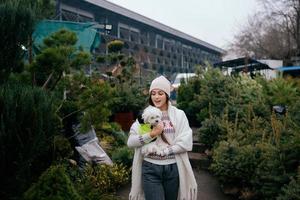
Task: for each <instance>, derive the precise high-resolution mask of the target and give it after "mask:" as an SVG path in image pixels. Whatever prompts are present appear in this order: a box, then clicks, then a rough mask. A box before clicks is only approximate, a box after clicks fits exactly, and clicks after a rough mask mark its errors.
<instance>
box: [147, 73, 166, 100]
mask: <svg viewBox="0 0 300 200" xmlns="http://www.w3.org/2000/svg"><path fill="white" fill-rule="evenodd" d="M153 89H159V90H162V91H164V92H165V93H166V94H167V95H168V97H170V91H171V83H170V81H169V80H168V79H166V77H164V76H160V77H157V78H156V79H154V80H153V81H152V83H151V85H150V89H149V93H151V91H152V90H153Z"/></svg>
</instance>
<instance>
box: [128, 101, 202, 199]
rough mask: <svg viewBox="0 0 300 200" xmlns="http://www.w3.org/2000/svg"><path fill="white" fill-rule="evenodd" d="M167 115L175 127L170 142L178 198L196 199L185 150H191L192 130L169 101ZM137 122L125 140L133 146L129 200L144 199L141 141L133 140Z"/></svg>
mask: <svg viewBox="0 0 300 200" xmlns="http://www.w3.org/2000/svg"><path fill="white" fill-rule="evenodd" d="M168 115H169V117H170V121H171V122H172V124H173V126H174V128H175V140H174V141H173V144H171V145H172V146H173V147H175V148H174V150H175V149H176V150H177V148H176V147H180V148H178V150H179V149H180V151H176V150H175V151H176V153H175V152H174V153H175V159H176V163H177V167H178V172H179V185H180V186H179V194H178V200H196V199H197V183H196V179H195V176H194V173H193V170H192V167H191V164H190V162H189V158H188V154H187V151H191V150H192V147H193V135H192V130H191V128H190V127H189V123H188V120H187V117H186V115H185V113H184V112H183V111H182V110H179V109H177V108H176V107H174V106H172V105H171V104H170V103H169V106H168ZM138 129H139V124H138V122H135V123H134V124H133V125H132V127H131V129H130V136H129V139H128V142H127V145H128V146H129V147H133V148H135V153H134V158H133V163H132V185H131V191H130V194H129V200H144V199H145V198H144V191H143V188H142V185H143V184H142V162H143V156H142V154H141V147H142V146H143V145H142V144H141V143H138V142H134V141H136V139H134V138H135V137H140V136H139V134H138V131H139V130H138ZM143 140H145V141H147V140H151V138H150V136H149V135H147V134H145V136H143Z"/></svg>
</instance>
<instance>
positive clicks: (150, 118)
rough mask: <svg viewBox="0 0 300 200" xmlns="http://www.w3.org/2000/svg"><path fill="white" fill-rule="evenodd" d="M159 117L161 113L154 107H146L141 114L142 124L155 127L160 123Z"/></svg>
mask: <svg viewBox="0 0 300 200" xmlns="http://www.w3.org/2000/svg"><path fill="white" fill-rule="evenodd" d="M161 117H162V112H161V111H160V110H159V109H158V108H156V107H154V106H148V107H147V108H146V109H145V110H144V112H143V114H142V118H143V120H144V122H145V123H149V124H151V125H152V126H155V125H157V124H158V123H159V122H160V121H161Z"/></svg>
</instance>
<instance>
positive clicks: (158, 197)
mask: <svg viewBox="0 0 300 200" xmlns="http://www.w3.org/2000/svg"><path fill="white" fill-rule="evenodd" d="M170 90H171V84H170V82H169V81H168V80H167V79H166V78H165V77H164V76H160V77H158V78H156V79H154V80H153V81H152V83H151V86H150V89H149V92H150V98H149V104H150V105H152V106H155V107H157V108H159V109H160V110H161V111H162V113H163V117H162V122H161V123H159V124H158V125H157V126H155V127H154V128H153V129H152V130H151V131H150V132H149V133H147V134H143V135H141V134H139V127H140V124H139V122H138V120H137V121H135V122H134V123H133V125H132V126H131V129H130V135H129V138H128V142H127V145H128V146H129V147H131V148H134V149H135V153H134V158H133V164H132V186H131V192H130V194H129V199H130V200H143V199H146V200H196V199H197V183H196V180H195V177H194V173H193V170H192V167H191V165H190V162H189V158H188V154H187V151H191V150H192V146H193V137H192V130H191V128H190V127H189V123H188V120H187V118H186V115H185V113H184V112H183V111H182V110H179V109H177V108H176V107H174V106H172V105H171V103H170V102H169V97H170ZM160 134H164V137H165V138H166V139H167V143H169V144H167V143H164V147H165V148H164V150H163V152H164V154H155V153H152V154H147V155H142V152H141V149H142V147H143V145H145V144H147V143H149V142H156V140H155V141H154V139H155V138H156V137H157V136H158V135H160ZM160 145H161V144H160Z"/></svg>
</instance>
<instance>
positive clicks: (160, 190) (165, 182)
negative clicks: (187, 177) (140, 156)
mask: <svg viewBox="0 0 300 200" xmlns="http://www.w3.org/2000/svg"><path fill="white" fill-rule="evenodd" d="M142 176H143V189H144V193H145V199H146V200H177V196H178V189H179V174H178V168H177V164H176V163H174V164H170V165H156V164H153V163H150V162H147V161H143V165H142Z"/></svg>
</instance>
